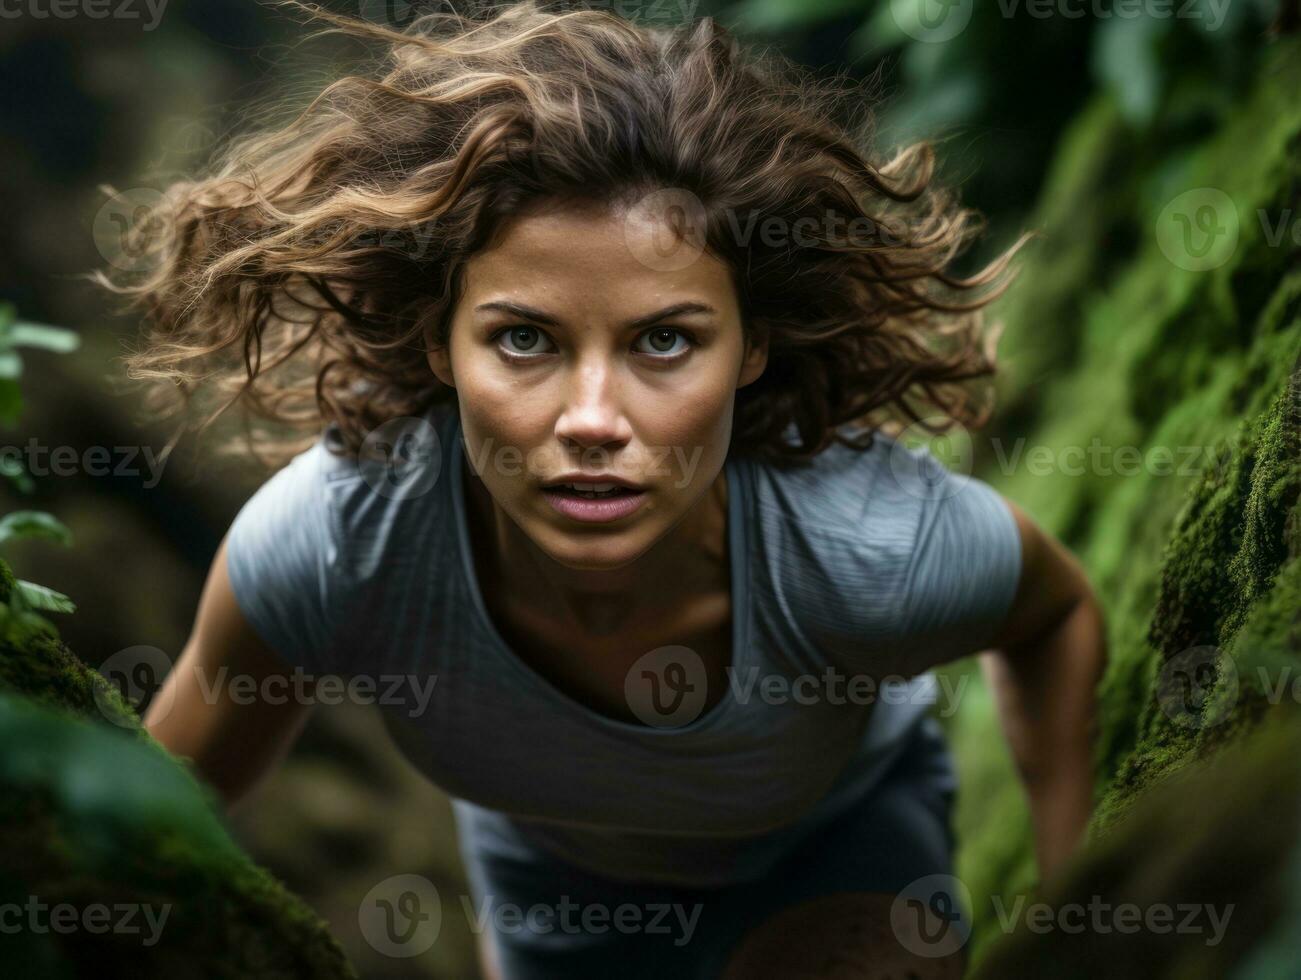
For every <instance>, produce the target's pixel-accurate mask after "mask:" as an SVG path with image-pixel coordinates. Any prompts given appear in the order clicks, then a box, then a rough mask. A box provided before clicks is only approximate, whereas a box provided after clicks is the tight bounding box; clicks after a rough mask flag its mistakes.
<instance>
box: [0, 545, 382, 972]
mask: <svg viewBox="0 0 1301 980" xmlns="http://www.w3.org/2000/svg"><path fill="white" fill-rule="evenodd" d="M7 574H8V569H7V568H5V567H4V565H3V563H0V581H3V579H4V577H5V576H6V575H7ZM0 744H2V745H4V747H5V751H4V752H3V753H0V831H2V832H3V833H2V835H0V901H5V902H16V903H18V904H19V905H25V904H26V903H27V902H28V901H29V899H31V900H36V901H40V902H43V903H45V904H47V905H55V904H59V903H70V904H72V905H74V906H76V907H77V908H83V909H84V908H85V907H87V906H89V905H91V904H96V903H102V904H104V905H106V906H109V907H116V906H121V905H122V904H123V903H132V904H136V905H139V906H142V907H144V906H147V907H149V908H150V909H152V910H153V911H154V912H155V914H157V915H161V914H163V910H164V908H165V909H166V916H167V917H166V919H165V920H162V926H161V929H160V930H159V931H158V934H157V941H156V942H153V943H152V944H150V945H145V944H144V943H143V942H142V940H144V939H146V938H149V936H150V930H147V929H142V932H139V933H131V932H121V931H117V932H115V931H108V932H105V933H92V932H90V931H88V930H85V929H81V930H77V931H75V932H72V933H59V932H55V931H46V932H35V931H31V930H21V931H20V932H18V933H16V934H13V935H10V936H6V946H7V948H6V957H5V959H6V963H14V962H19V961H20V959H21V961H22V962H23V963H24V964H26V965H27V967H28V972H27V973H26V974H25V975H29V976H37V977H61V976H68V977H74V976H89V975H92V974H93V975H95V976H102V977H124V978H125V977H173V976H177V975H194V974H196V973H197V974H199V975H203V976H212V977H231V978H236V977H238V978H244V977H262V978H280V977H283V978H289V977H340V978H343V977H355V976H356V974H355V972H354V971H353V969H352V967H351V966H350V965H349V964H348V962H347V960H346V959H345V958H344V956H343V953H342V951H341V950H340V948H339V946H338V944H337V942H336V941H335V940H334V938H333V937H332V936H331V935H330V934H329V932H328V930H327V929H326V926H325V924H324V922H323V921H322V920H321V919H320V918H319V917H318V916H317V915H316V914H315V913H314V912H313V911H312V910H311V909H310V908H309V907H308V906H307V905H306V904H304V903H303V902H302V901H301V900H300V899H298V898H296V897H295V896H293V895H292V894H290V893H289V892H287V891H286V890H285V889H284V887H283V886H282V885H281V884H280V883H279V882H277V881H276V880H275V879H274V878H272V877H271V876H270V875H269V874H268V873H267V872H266V871H265V870H264V869H262V868H259V867H258V866H256V865H255V864H253V862H252V861H251V860H250V859H249V858H248V856H247V855H246V854H245V853H244V852H243V851H242V850H241V849H240V848H239V847H238V845H237V844H236V843H235V842H234V841H233V839H232V838H231V837H230V835H229V833H228V832H227V829H226V827H225V825H224V823H223V822H222V820H221V818H220V816H219V813H220V804H219V801H218V800H217V798H216V796H215V794H213V793H212V791H211V790H209V789H208V788H207V787H206V786H204V785H203V784H202V783H200V782H199V781H198V780H197V779H196V778H195V775H194V773H193V772H192V771H191V769H190V768H189V767H188V766H187V765H185V764H184V763H183V762H182V761H180V760H178V759H176V758H175V757H173V756H172V755H171V754H170V753H168V752H167V751H166V750H165V749H164V748H163V747H162V746H161V745H159V744H158V743H157V742H156V741H154V739H153V738H151V737H150V736H149V734H148V732H147V731H145V729H144V728H143V726H142V725H141V724H140V720H139V718H138V717H137V716H136V714H135V712H134V711H133V710H132V709H131V707H130V705H128V704H127V703H126V702H125V701H124V700H123V699H122V698H121V696H120V694H119V693H118V692H117V690H116V689H115V688H114V687H113V686H112V685H111V684H109V683H107V682H106V681H105V680H104V679H103V678H102V677H101V676H100V675H99V674H98V673H97V672H95V671H93V670H91V669H90V668H89V667H87V666H86V665H85V664H84V663H82V662H81V661H80V660H78V659H77V657H76V656H75V655H73V654H72V653H71V651H69V650H68V649H67V648H66V647H65V646H63V645H62V644H61V643H59V642H57V641H54V640H50V639H47V638H36V639H33V640H31V641H29V642H27V643H25V644H24V645H22V646H21V647H16V646H14V645H12V644H0ZM137 922H138V923H140V924H141V925H142V926H143V923H144V920H143V919H142V918H139V917H138V918H137ZM11 940H12V942H11Z"/></svg>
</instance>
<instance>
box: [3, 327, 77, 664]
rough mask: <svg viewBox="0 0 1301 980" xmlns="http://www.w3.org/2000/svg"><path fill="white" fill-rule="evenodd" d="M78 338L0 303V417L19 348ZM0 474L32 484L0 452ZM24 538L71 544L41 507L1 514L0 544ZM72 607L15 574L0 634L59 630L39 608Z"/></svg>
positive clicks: (63, 347) (63, 349)
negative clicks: (22, 319)
mask: <svg viewBox="0 0 1301 980" xmlns="http://www.w3.org/2000/svg"><path fill="white" fill-rule="evenodd" d="M78 344H79V338H78V337H77V335H76V334H75V333H74V332H73V331H71V330H65V329H63V328H62V327H51V326H47V325H45V324H42V323H23V322H19V321H18V320H17V319H16V318H15V313H14V308H13V306H12V305H11V304H8V303H0V423H2V424H4V425H6V426H12V425H13V424H14V423H15V422H16V421H17V420H18V416H19V415H20V414H21V412H22V407H23V398H22V389H21V388H20V386H19V379H20V378H21V377H22V374H23V359H22V355H21V354H19V352H18V349H19V348H22V347H34V348H36V349H38V350H46V351H52V352H54V353H59V354H66V353H69V352H71V351H74V350H76V349H77V347H78ZM0 475H3V476H5V477H7V478H8V479H9V481H10V482H11V483H12V484H13V485H14V486H15V487H16V488H17V489H18V490H19V492H20V493H25V494H29V493H31V492H32V491H33V489H34V485H33V483H32V479H31V476H30V475H29V474H28V473H27V471H26V470H25V469H23V466H22V463H20V462H19V461H18V460H16V459H13V458H11V457H8V456H6V457H4V458H3V461H2V463H0ZM23 538H38V539H43V540H46V541H54V542H56V543H57V544H61V545H64V546H65V547H70V546H71V545H72V532H71V531H69V530H68V529H67V528H66V527H65V526H64V525H63V524H62V523H60V522H59V520H58V519H57V518H55V517H54V516H53V515H51V514H47V513H45V512H44V511H38V510H16V511H13V512H11V513H9V514H6V515H5V516H4V517H3V518H0V545H3V544H5V543H6V542H8V541H14V540H20V539H23ZM76 608H77V607H76V605H75V604H74V603H73V601H72V600H71V599H69V598H68V597H67V596H66V595H64V594H63V593H62V592H56V591H55V590H54V589H51V588H49V587H48V586H44V585H37V584H36V583H35V582H27V581H24V580H22V579H19V580H17V582H16V583H15V585H14V588H12V589H10V590H9V592H8V595H7V596H6V598H5V600H4V601H3V602H0V636H2V637H3V638H4V639H6V640H8V641H10V642H21V641H22V640H24V639H26V638H28V637H30V636H32V635H33V634H37V633H41V634H45V635H47V636H51V637H55V636H58V630H57V629H55V626H54V624H53V623H51V622H50V621H49V620H48V619H46V618H45V617H44V616H42V615H41V613H43V612H59V613H70V612H73V611H74V610H75V609H76Z"/></svg>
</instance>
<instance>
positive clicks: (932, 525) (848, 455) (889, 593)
mask: <svg viewBox="0 0 1301 980" xmlns="http://www.w3.org/2000/svg"><path fill="white" fill-rule="evenodd" d="M754 473H755V480H754V487H755V493H756V498H757V500H756V508H755V516H756V520H755V525H754V526H755V528H756V533H757V534H758V535H759V537H760V538H761V542H760V544H759V547H758V548H757V549H756V551H755V552H754V553H755V554H758V555H761V556H762V559H761V561H760V563H759V564H760V569H759V574H760V575H761V576H764V578H765V579H766V581H765V582H764V586H765V591H766V592H767V593H769V594H770V595H774V596H777V597H778V599H779V600H780V601H781V604H782V606H783V607H784V608H789V609H791V610H795V611H796V614H798V615H801V616H804V617H805V618H806V619H808V620H809V622H808V623H807V624H806V629H805V630H804V631H803V632H805V633H806V634H808V635H813V636H818V637H819V638H820V639H821V640H822V642H823V643H824V645H825V644H829V645H830V646H832V647H836V648H839V647H842V646H843V647H845V648H846V650H850V649H857V648H861V647H862V646H863V644H865V643H867V644H869V645H870V644H871V642H872V641H883V640H885V639H892V640H898V641H900V642H901V643H902V644H903V646H909V645H910V644H909V643H907V642H906V641H907V639H908V638H909V637H910V636H913V635H914V634H930V633H932V630H933V629H934V628H935V627H936V626H938V625H940V624H941V623H944V622H946V621H947V623H948V625H950V626H951V627H952V634H951V635H952V636H954V637H958V636H959V634H960V633H961V631H962V629H963V628H964V626H966V627H970V626H974V625H979V626H982V627H983V626H984V625H985V620H986V618H988V617H987V616H986V613H990V612H996V611H997V610H996V609H995V608H994V607H1001V606H1002V605H1003V604H1004V600H1005V598H1007V596H1008V594H1009V590H1010V589H1011V588H1013V587H1014V586H1015V583H1016V577H1017V574H1018V573H1019V562H1018V558H1017V556H1018V554H1019V552H1018V550H1017V547H1018V542H1017V531H1016V526H1015V523H1014V520H1013V518H1012V516H1011V513H1010V512H1009V511H1008V509H1007V508H1006V506H1005V505H1004V503H1003V502H1002V500H1001V498H1000V495H999V494H998V493H997V491H995V490H994V488H993V487H992V486H990V485H989V484H988V483H986V482H985V481H984V480H981V479H980V478H978V477H975V476H973V475H971V474H970V473H969V472H965V471H964V469H963V468H962V467H961V466H958V467H956V468H955V467H951V466H949V465H946V464H945V463H944V462H942V461H941V460H940V459H939V458H938V457H937V456H936V455H935V454H934V453H933V452H932V451H931V450H930V449H928V448H926V447H925V446H923V445H911V444H909V443H907V442H905V441H903V440H902V439H897V438H894V437H892V436H890V435H888V434H886V433H883V432H878V433H876V434H875V435H874V438H873V441H872V444H871V446H870V447H869V448H866V449H857V448H854V447H850V446H842V445H839V444H836V445H834V446H832V447H831V448H828V449H826V450H824V451H823V452H822V453H819V454H818V455H817V456H816V457H814V458H813V460H812V461H811V462H810V463H809V464H808V465H803V466H798V467H792V468H786V467H778V466H771V465H764V464H760V465H757V466H755V467H754ZM783 596H785V598H782V597H783ZM983 607H988V608H983ZM977 621H978V622H977ZM932 635H933V634H932ZM946 642H947V641H946ZM953 642H954V643H958V644H960V643H961V640H960V638H955V639H954V640H953ZM909 659H913V660H915V659H916V658H909ZM913 666H916V663H914V664H913ZM919 669H924V668H919Z"/></svg>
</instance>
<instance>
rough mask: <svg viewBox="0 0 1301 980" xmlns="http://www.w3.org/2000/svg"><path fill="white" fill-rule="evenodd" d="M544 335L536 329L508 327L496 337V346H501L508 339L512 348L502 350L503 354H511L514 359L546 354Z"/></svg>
mask: <svg viewBox="0 0 1301 980" xmlns="http://www.w3.org/2000/svg"><path fill="white" fill-rule="evenodd" d="M546 336H547V335H546V334H544V333H543V332H542V331H541V330H539V329H538V328H537V327H530V326H519V327H508V328H507V329H505V330H503V331H502V332H501V333H499V334H498V335H497V338H496V339H497V342H498V344H499V345H500V344H502V343H503V342H504V341H505V340H506V339H507V338H509V339H510V341H511V343H512V344H513V345H515V346H514V347H507V348H503V349H504V351H505V353H507V354H513V355H515V356H516V357H527V356H531V355H534V354H541V353H546V346H545V339H546Z"/></svg>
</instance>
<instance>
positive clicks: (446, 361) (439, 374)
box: [424, 324, 456, 388]
mask: <svg viewBox="0 0 1301 980" xmlns="http://www.w3.org/2000/svg"><path fill="white" fill-rule="evenodd" d="M424 341H425V360H426V361H427V362H428V363H429V370H431V371H433V372H434V377H436V378H437V379H438V380H439V381H441V382H442V383H443V384H445V385H447V387H449V388H455V387H456V385H455V384H454V383H453V379H452V352H451V349H450V347H449V345H448V344H442V343H439V342H438V339H437V338H436V337H435V336H434V327H433V325H432V324H431V325H429V326H427V327H426V328H425V330H424Z"/></svg>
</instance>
